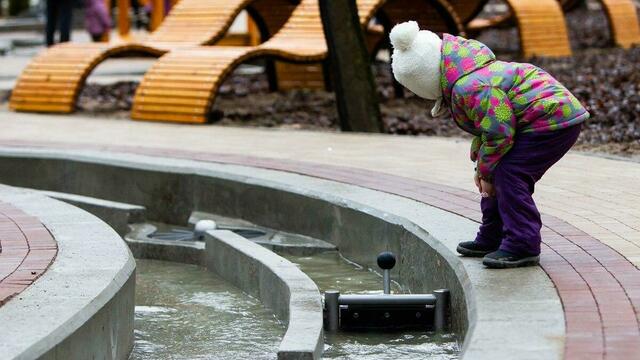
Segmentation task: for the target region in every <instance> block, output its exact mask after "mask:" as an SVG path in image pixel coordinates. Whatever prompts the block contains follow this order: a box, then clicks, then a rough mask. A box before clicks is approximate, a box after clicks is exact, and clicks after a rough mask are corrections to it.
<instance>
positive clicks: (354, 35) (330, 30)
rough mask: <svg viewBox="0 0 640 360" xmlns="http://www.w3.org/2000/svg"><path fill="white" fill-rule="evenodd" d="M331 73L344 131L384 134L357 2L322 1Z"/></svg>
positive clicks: (346, 0)
mask: <svg viewBox="0 0 640 360" xmlns="http://www.w3.org/2000/svg"><path fill="white" fill-rule="evenodd" d="M320 12H321V14H322V24H323V26H324V34H325V38H326V39H327V45H328V47H329V69H330V70H329V72H330V74H325V76H329V75H330V76H331V78H332V84H333V87H334V89H335V94H336V103H337V105H338V115H339V117H340V127H341V128H342V130H344V131H360V132H382V120H381V118H380V108H379V105H378V96H377V92H376V86H375V82H374V80H373V74H372V73H371V63H370V61H369V54H368V52H367V48H366V45H365V42H364V35H363V33H362V28H361V26H360V19H359V18H358V9H357V6H356V1H355V0H320Z"/></svg>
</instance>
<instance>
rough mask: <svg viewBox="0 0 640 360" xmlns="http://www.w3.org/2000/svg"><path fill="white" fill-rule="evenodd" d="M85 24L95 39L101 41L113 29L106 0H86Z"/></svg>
mask: <svg viewBox="0 0 640 360" xmlns="http://www.w3.org/2000/svg"><path fill="white" fill-rule="evenodd" d="M84 11H85V13H84V25H85V27H86V28H87V31H88V32H89V34H90V35H91V39H92V40H93V41H96V42H97V41H101V40H102V37H103V36H104V34H106V33H108V32H109V31H110V30H111V17H110V16H109V12H108V11H107V6H106V5H105V3H104V0H85V9H84Z"/></svg>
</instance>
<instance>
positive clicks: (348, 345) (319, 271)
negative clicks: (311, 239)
mask: <svg viewBox="0 0 640 360" xmlns="http://www.w3.org/2000/svg"><path fill="white" fill-rule="evenodd" d="M282 256H284V257H286V258H287V259H289V260H290V261H292V262H294V263H296V264H298V266H299V267H300V269H301V270H302V271H303V272H305V273H306V274H307V275H309V277H311V278H312V279H313V281H315V283H316V284H317V285H318V287H319V288H320V291H325V290H338V291H340V292H341V293H343V294H348V293H360V294H362V293H369V294H381V293H382V278H381V277H380V276H379V275H377V274H376V273H374V272H372V271H370V270H368V269H366V268H363V267H360V266H358V265H356V264H353V263H350V262H348V261H346V260H345V259H344V258H342V257H341V256H340V255H339V254H338V253H337V252H325V253H321V254H317V255H313V256H291V255H286V254H282ZM391 290H392V292H394V293H401V292H402V290H401V288H400V287H399V286H398V285H397V284H393V283H392V289H391ZM458 354H459V347H458V344H457V342H456V338H455V336H453V335H451V334H445V335H436V334H434V333H426V332H417V331H411V332H394V333H374V332H369V333H356V332H338V333H335V334H331V333H328V332H325V352H324V356H323V357H324V358H327V359H358V360H360V359H362V360H367V359H371V360H374V359H375V360H384V359H403V360H404V359H407V360H409V359H438V360H445V359H446V360H448V359H457V358H458Z"/></svg>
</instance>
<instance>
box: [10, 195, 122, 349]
mask: <svg viewBox="0 0 640 360" xmlns="http://www.w3.org/2000/svg"><path fill="white" fill-rule="evenodd" d="M0 197H1V198H2V199H3V201H6V202H9V203H11V204H13V205H14V206H16V207H18V208H20V209H22V210H23V211H25V212H26V213H28V214H30V215H32V216H35V217H37V218H39V219H40V221H42V223H43V224H44V225H45V226H46V227H47V228H48V229H49V231H50V232H51V233H52V234H53V236H54V237H55V239H56V241H57V242H58V248H59V250H58V256H57V258H56V260H55V261H54V262H53V264H52V265H51V266H50V267H49V269H48V270H47V271H46V272H45V273H44V274H43V276H42V277H40V278H39V279H38V280H36V282H34V283H33V284H32V285H31V286H29V287H28V288H27V289H26V290H25V291H23V292H22V293H20V295H19V296H17V297H16V298H14V299H12V300H10V301H9V302H8V303H7V304H6V305H4V306H3V307H0V323H1V324H2V327H0V354H2V358H6V359H36V358H42V359H89V358H105V359H106V358H109V359H126V358H128V356H129V352H130V351H131V348H132V347H133V320H134V290H135V261H134V259H133V256H132V255H131V253H130V252H129V250H128V249H127V247H126V246H125V244H124V243H123V242H122V240H121V239H120V237H119V236H118V234H116V233H115V232H114V231H113V230H112V229H111V228H109V227H108V226H107V225H106V224H105V223H103V222H102V221H100V220H99V219H98V218H96V217H95V216H93V215H91V214H89V213H87V212H85V211H83V210H80V209H77V208H75V207H73V206H71V205H68V204H65V203H63V202H60V201H57V200H53V199H50V198H48V197H45V196H43V195H41V194H37V193H35V192H32V191H26V190H19V189H14V188H10V187H7V186H0Z"/></svg>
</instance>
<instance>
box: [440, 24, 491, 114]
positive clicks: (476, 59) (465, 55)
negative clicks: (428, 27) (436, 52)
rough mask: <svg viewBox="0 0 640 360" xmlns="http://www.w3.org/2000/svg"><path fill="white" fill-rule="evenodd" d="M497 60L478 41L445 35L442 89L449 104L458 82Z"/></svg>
mask: <svg viewBox="0 0 640 360" xmlns="http://www.w3.org/2000/svg"><path fill="white" fill-rule="evenodd" d="M495 60H496V56H495V55H494V54H493V51H491V49H489V48H488V47H487V46H486V45H485V44H483V43H481V42H479V41H477V40H468V39H465V38H463V37H460V36H453V35H449V34H443V37H442V61H441V62H440V74H441V75H440V85H441V86H440V87H441V89H442V95H443V97H444V100H445V101H446V102H447V103H449V104H450V103H451V92H452V90H453V86H454V85H455V83H456V81H458V79H460V78H461V77H463V76H465V75H467V74H469V73H471V72H474V71H476V70H477V69H479V68H481V67H484V66H486V65H487V64H489V63H491V62H493V61H495Z"/></svg>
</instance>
